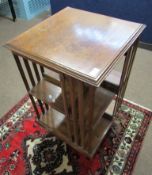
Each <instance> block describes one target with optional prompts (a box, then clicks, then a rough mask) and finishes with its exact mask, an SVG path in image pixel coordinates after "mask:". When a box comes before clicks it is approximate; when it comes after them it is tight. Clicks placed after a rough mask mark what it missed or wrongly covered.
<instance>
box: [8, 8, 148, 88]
mask: <svg viewBox="0 0 152 175" xmlns="http://www.w3.org/2000/svg"><path fill="white" fill-rule="evenodd" d="M144 28H145V26H144V25H143V24H138V23H133V22H129V21H125V20H120V19H116V18H112V17H108V16H104V15H100V14H95V13H91V12H86V11H83V10H78V9H74V8H69V7H67V8H65V9H63V10H61V11H60V12H58V13H56V14H55V15H53V16H51V17H49V18H48V19H46V20H44V21H43V22H41V23H39V24H38V25H36V26H34V27H32V28H31V29H29V30H27V31H26V32H24V33H22V34H21V35H19V36H17V37H16V38H14V39H13V40H11V41H9V42H8V43H7V44H6V47H7V48H9V49H10V50H12V51H13V52H16V53H18V54H21V55H23V56H26V57H28V58H30V59H31V60H34V61H35V62H37V63H40V64H42V65H45V66H47V67H50V68H53V69H55V70H57V71H60V72H63V73H65V74H68V75H71V76H72V77H75V78H76V79H79V80H82V81H84V82H87V83H89V84H92V85H94V86H99V85H100V84H101V82H102V81H103V79H104V78H105V76H106V74H108V73H109V71H110V70H111V69H112V68H113V66H114V65H115V63H116V62H117V61H118V60H119V58H120V57H121V56H122V55H123V54H124V53H125V52H126V51H127V49H128V48H129V47H130V46H131V45H132V44H133V42H134V41H135V40H136V39H137V37H138V36H139V35H140V34H141V32H142V31H143V29H144Z"/></svg>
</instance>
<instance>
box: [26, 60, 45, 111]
mask: <svg viewBox="0 0 152 175" xmlns="http://www.w3.org/2000/svg"><path fill="white" fill-rule="evenodd" d="M23 60H24V64H25V67H26V69H27V73H28V75H29V78H30V80H31V83H32V85H33V86H35V80H34V77H33V74H32V71H31V68H30V65H29V62H28V60H26V59H25V58H23ZM38 103H39V105H40V108H41V110H42V113H43V114H44V113H45V110H44V107H43V104H42V102H41V100H39V99H38Z"/></svg>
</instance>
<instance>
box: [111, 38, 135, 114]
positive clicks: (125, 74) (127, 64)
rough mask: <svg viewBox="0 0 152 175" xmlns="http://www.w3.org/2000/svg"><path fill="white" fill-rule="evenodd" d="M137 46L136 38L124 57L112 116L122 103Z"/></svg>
mask: <svg viewBox="0 0 152 175" xmlns="http://www.w3.org/2000/svg"><path fill="white" fill-rule="evenodd" d="M137 46H138V39H137V40H136V41H135V42H134V44H133V45H132V46H131V47H130V49H129V50H128V52H127V54H126V57H125V61H124V65H123V70H122V75H121V79H120V85H119V90H118V95H117V97H116V100H115V101H116V102H115V107H114V112H113V115H114V116H116V114H117V112H118V110H119V108H120V106H121V104H122V100H123V98H124V94H125V91H126V87H127V83H128V80H129V77H130V73H131V69H132V66H133V62H134V58H135V55H136V51H137Z"/></svg>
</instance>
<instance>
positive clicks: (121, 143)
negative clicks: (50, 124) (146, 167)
mask: <svg viewBox="0 0 152 175" xmlns="http://www.w3.org/2000/svg"><path fill="white" fill-rule="evenodd" d="M35 117H36V115H35V112H34V110H33V107H32V106H31V102H30V100H29V98H28V97H27V96H26V97H24V98H23V99H22V100H21V101H20V102H19V103H18V104H17V105H16V106H15V107H14V108H13V109H12V110H10V111H9V112H8V113H7V114H6V115H5V116H4V117H3V118H2V119H1V120H0V175H87V174H88V169H91V171H92V174H94V175H105V174H107V175H120V174H123V175H130V174H131V172H132V170H133V167H134V164H135V161H136V158H137V155H138V153H139V151H140V148H141V145H142V142H143V139H144V136H145V133H146V131H147V128H148V126H149V123H150V121H151V117H152V112H151V111H148V110H147V109H144V108H142V107H140V106H137V105H135V104H132V103H130V102H128V101H123V104H122V106H121V109H120V111H119V113H118V116H117V117H116V118H115V119H114V123H113V126H112V128H111V129H110V130H109V132H108V134H107V136H106V137H105V139H104V141H103V142H102V144H101V146H100V148H99V150H98V152H97V153H96V155H95V156H94V158H93V159H92V160H89V159H86V158H85V157H84V156H83V155H81V154H78V153H77V152H76V151H75V150H73V149H72V148H71V147H69V146H67V145H66V144H65V143H64V142H62V141H61V140H59V139H57V138H56V137H54V136H53V135H51V134H48V133H47V132H46V131H45V130H44V129H43V128H42V127H40V126H39V125H38V124H37V123H36V122H35Z"/></svg>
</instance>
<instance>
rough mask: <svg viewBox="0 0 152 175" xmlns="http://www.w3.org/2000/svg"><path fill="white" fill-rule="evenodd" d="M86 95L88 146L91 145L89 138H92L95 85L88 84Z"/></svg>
mask: <svg viewBox="0 0 152 175" xmlns="http://www.w3.org/2000/svg"><path fill="white" fill-rule="evenodd" d="M88 97H89V112H88V124H87V130H88V132H87V133H88V137H87V139H88V140H87V145H86V146H87V147H88V148H90V146H91V140H90V138H92V130H93V117H94V116H93V114H94V100H95V87H93V86H90V87H89V92H88Z"/></svg>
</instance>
